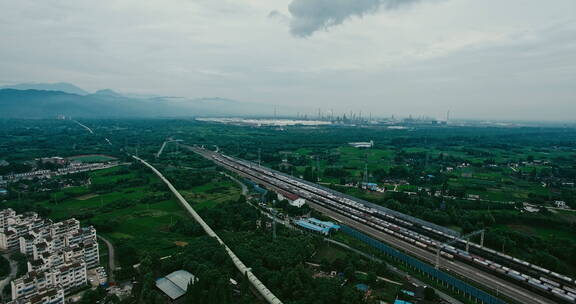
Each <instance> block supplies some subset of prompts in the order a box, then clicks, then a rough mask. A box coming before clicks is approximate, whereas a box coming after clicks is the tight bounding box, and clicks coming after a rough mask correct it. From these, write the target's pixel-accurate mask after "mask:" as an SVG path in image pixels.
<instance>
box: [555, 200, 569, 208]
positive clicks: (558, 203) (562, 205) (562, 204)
mask: <svg viewBox="0 0 576 304" xmlns="http://www.w3.org/2000/svg"><path fill="white" fill-rule="evenodd" d="M554 205H556V208H566V207H567V206H566V202H565V201H555V202H554Z"/></svg>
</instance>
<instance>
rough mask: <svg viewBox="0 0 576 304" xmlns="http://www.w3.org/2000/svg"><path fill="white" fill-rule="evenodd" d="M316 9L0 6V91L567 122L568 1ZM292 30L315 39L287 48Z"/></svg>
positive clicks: (207, 2)
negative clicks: (111, 93) (15, 87)
mask: <svg viewBox="0 0 576 304" xmlns="http://www.w3.org/2000/svg"><path fill="white" fill-rule="evenodd" d="M326 1H327V2H319V1H312V0H267V1H260V0H246V1H232V0H225V1H224V0H197V1H189V0H170V1H161V0H148V1H136V0H124V1H113V0H101V1H96V2H85V1H75V0H43V1H37V0H19V1H11V0H0V11H2V12H3V13H2V14H0V37H1V39H2V47H1V48H0V79H1V81H4V82H10V83H15V82H58V81H67V82H72V83H75V84H77V85H79V86H81V87H84V88H86V89H88V90H96V89H101V88H112V89H115V90H118V91H131V92H136V93H152V94H159V95H182V96H186V97H201V96H223V97H229V98H236V99H240V100H247V101H255V102H262V103H271V104H290V105H296V106H298V105H300V106H302V107H305V106H309V105H314V107H323V108H335V109H340V110H342V111H347V110H350V109H351V108H357V107H364V108H366V111H372V112H374V113H375V114H376V113H379V114H408V113H415V114H416V113H429V114H434V115H436V114H435V113H436V112H438V113H444V112H445V110H446V108H453V109H454V112H456V113H459V114H460V115H461V116H470V117H472V116H486V115H489V113H488V112H486V113H484V112H482V111H484V108H483V106H485V105H489V104H490V99H494V100H495V101H494V103H495V104H497V103H500V104H502V103H503V102H504V101H506V103H508V104H512V105H514V106H511V108H513V107H516V108H518V107H521V106H522V105H525V104H529V105H530V109H537V106H538V105H541V107H542V109H543V110H546V111H556V112H557V114H558V115H559V116H561V115H564V116H568V114H566V113H569V112H568V111H566V109H569V108H570V107H572V105H571V104H573V101H572V102H571V103H570V98H573V97H574V96H575V92H574V88H573V87H574V86H573V83H574V82H575V80H576V71H575V68H574V65H575V64H576V58H575V57H574V56H575V55H573V54H574V53H576V46H575V42H574V39H573V37H574V34H575V33H576V13H575V12H576V2H574V1H573V0H556V1H554V4H551V3H547V2H542V1H536V0H507V1H496V0H484V1H478V0H458V1H454V0H426V1H420V2H419V3H417V4H415V5H413V6H411V7H408V8H405V9H386V8H387V7H386V5H384V6H383V4H382V3H393V2H390V1H383V0H366V1H365V0H362V1H364V2H362V1H360V2H357V1H356V2H355V3H360V4H362V7H361V9H360V10H358V9H351V8H348V7H345V5H344V3H347V1H345V0H326ZM411 2H412V1H411ZM294 3H296V4H294ZM302 3H304V4H305V5H304V4H302ZM310 3H316V4H318V3H323V5H324V6H326V10H325V11H322V12H318V11H314V9H318V6H317V5H316V6H314V5H312V6H310V5H309V4H310ZM371 3H373V4H374V5H372V4H371ZM297 4H298V5H297ZM330 4H334V5H336V6H335V7H330ZM295 7H297V9H296V8H295ZM311 7H313V8H314V7H316V8H314V9H312V10H311V11H309V10H310V9H311ZM388 8H393V7H388ZM347 9H348V10H347ZM272 11H275V13H274V14H273V15H274V16H273V17H274V18H270V12H272ZM295 11H297V14H296V15H295V14H294V12H295ZM361 16H363V17H361ZM298 18H300V19H298ZM302 18H303V19H302ZM307 18H312V19H314V18H316V19H314V20H313V21H310V20H308V19H307ZM304 19H306V20H308V21H306V20H304ZM295 20H300V21H302V20H304V21H302V24H299V25H297V28H300V29H301V30H302V31H301V32H300V33H302V34H305V33H314V34H313V35H310V36H308V37H307V38H306V39H302V38H299V37H294V36H293V35H292V34H291V32H290V28H291V26H292V29H294V22H296V23H299V22H300V21H295ZM335 24H339V25H338V26H334V27H330V28H329V30H325V29H326V28H327V27H329V26H331V25H335ZM484 98H486V99H488V100H485V99H484ZM543 100H545V103H544V102H543ZM551 105H553V106H551ZM480 113H483V114H482V115H480ZM515 113H516V112H514V111H508V112H507V113H504V114H503V115H509V116H514V115H517V116H519V115H520V114H515ZM518 113H519V112H518ZM522 113H523V114H522V115H523V116H528V114H526V112H522ZM530 113H532V115H533V116H535V117H537V116H539V113H541V111H538V110H533V111H532V112H530ZM494 115H496V114H494ZM550 115H551V114H550Z"/></svg>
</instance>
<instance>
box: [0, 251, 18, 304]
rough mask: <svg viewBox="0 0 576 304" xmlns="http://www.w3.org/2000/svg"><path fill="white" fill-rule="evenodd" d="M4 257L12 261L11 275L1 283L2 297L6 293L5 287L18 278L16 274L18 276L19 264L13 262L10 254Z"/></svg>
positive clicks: (0, 292)
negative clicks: (3, 292)
mask: <svg viewBox="0 0 576 304" xmlns="http://www.w3.org/2000/svg"><path fill="white" fill-rule="evenodd" d="M2 256H3V257H4V258H5V259H7V260H8V261H10V274H9V275H8V276H7V277H5V278H4V279H3V280H2V281H0V295H1V294H2V291H4V287H6V285H8V284H10V281H12V280H14V279H15V278H16V274H18V263H17V262H16V261H12V260H11V259H10V255H9V254H3V255H2ZM4 302H7V301H4Z"/></svg>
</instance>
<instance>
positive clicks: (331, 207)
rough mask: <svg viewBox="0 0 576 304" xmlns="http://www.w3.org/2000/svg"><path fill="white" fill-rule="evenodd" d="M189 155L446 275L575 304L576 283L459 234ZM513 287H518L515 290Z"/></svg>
mask: <svg viewBox="0 0 576 304" xmlns="http://www.w3.org/2000/svg"><path fill="white" fill-rule="evenodd" d="M188 148H189V149H190V150H192V151H194V152H196V153H198V154H201V155H202V156H204V157H206V158H208V159H211V160H213V161H214V162H215V163H217V164H218V165H221V166H223V167H225V168H227V169H230V170H232V171H234V172H236V173H238V174H240V175H242V176H244V177H246V178H248V179H250V180H253V181H255V182H257V183H259V184H262V185H264V186H267V187H269V188H272V189H274V190H282V191H287V192H290V193H293V194H296V195H299V196H301V197H303V198H305V199H306V200H307V201H308V202H309V204H310V206H311V207H312V208H315V209H317V210H318V211H320V212H322V213H325V214H326V215H328V216H331V217H333V218H334V219H336V220H338V221H340V222H342V223H345V224H347V225H349V226H351V227H354V228H355V229H358V230H360V231H362V232H364V233H366V234H368V235H370V236H373V237H375V238H377V239H380V240H382V241H384V242H386V243H388V244H391V245H392V246H394V247H396V248H398V249H401V250H403V251H405V252H407V253H409V254H411V255H413V256H415V257H417V258H419V259H421V260H423V261H427V262H429V263H431V264H436V265H437V267H440V268H442V269H443V270H445V271H448V272H451V273H454V274H456V275H458V276H460V277H465V278H467V279H469V280H471V281H473V282H475V283H476V284H478V285H481V286H483V287H484V288H485V289H487V290H491V291H493V292H494V294H497V295H504V296H506V298H508V299H512V300H515V301H517V302H519V303H558V302H559V303H576V282H575V281H574V279H573V278H570V277H567V276H564V275H562V274H559V273H556V272H552V271H550V270H548V269H545V268H543V267H540V266H537V265H534V264H531V263H528V262H526V261H523V260H520V259H518V258H515V257H512V256H509V255H506V254H504V253H501V252H498V251H495V250H493V249H490V248H487V247H484V246H482V245H481V244H476V243H472V242H469V241H468V240H464V239H460V238H459V237H458V235H457V233H455V232H453V231H451V230H449V229H446V228H444V227H441V226H438V225H435V224H433V223H429V222H425V221H422V220H419V219H417V218H413V217H411V216H407V215H404V214H401V213H398V212H395V211H393V210H389V209H387V208H383V207H381V206H378V205H375V204H372V203H369V202H366V201H362V200H358V199H355V198H353V197H350V196H347V195H344V194H341V193H339V192H336V191H333V190H330V189H327V188H324V187H321V186H318V185H316V184H313V183H310V182H306V181H303V180H301V179H298V178H295V177H292V176H289V175H285V174H283V173H280V172H277V171H275V170H272V169H269V168H266V167H262V166H259V165H257V164H254V163H252V162H249V161H245V160H241V159H237V158H233V157H230V156H226V155H223V154H221V153H217V152H213V151H210V150H206V149H204V148H200V147H188ZM510 283H513V284H510Z"/></svg>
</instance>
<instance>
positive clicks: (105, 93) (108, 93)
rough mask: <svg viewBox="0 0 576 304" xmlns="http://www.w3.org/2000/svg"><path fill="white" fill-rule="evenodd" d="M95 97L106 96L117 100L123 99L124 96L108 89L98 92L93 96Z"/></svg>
mask: <svg viewBox="0 0 576 304" xmlns="http://www.w3.org/2000/svg"><path fill="white" fill-rule="evenodd" d="M91 95H95V96H108V97H117V98H124V96H123V95H122V94H120V93H117V92H115V91H112V90H110V89H104V90H98V91H96V92H95V93H94V94H91Z"/></svg>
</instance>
